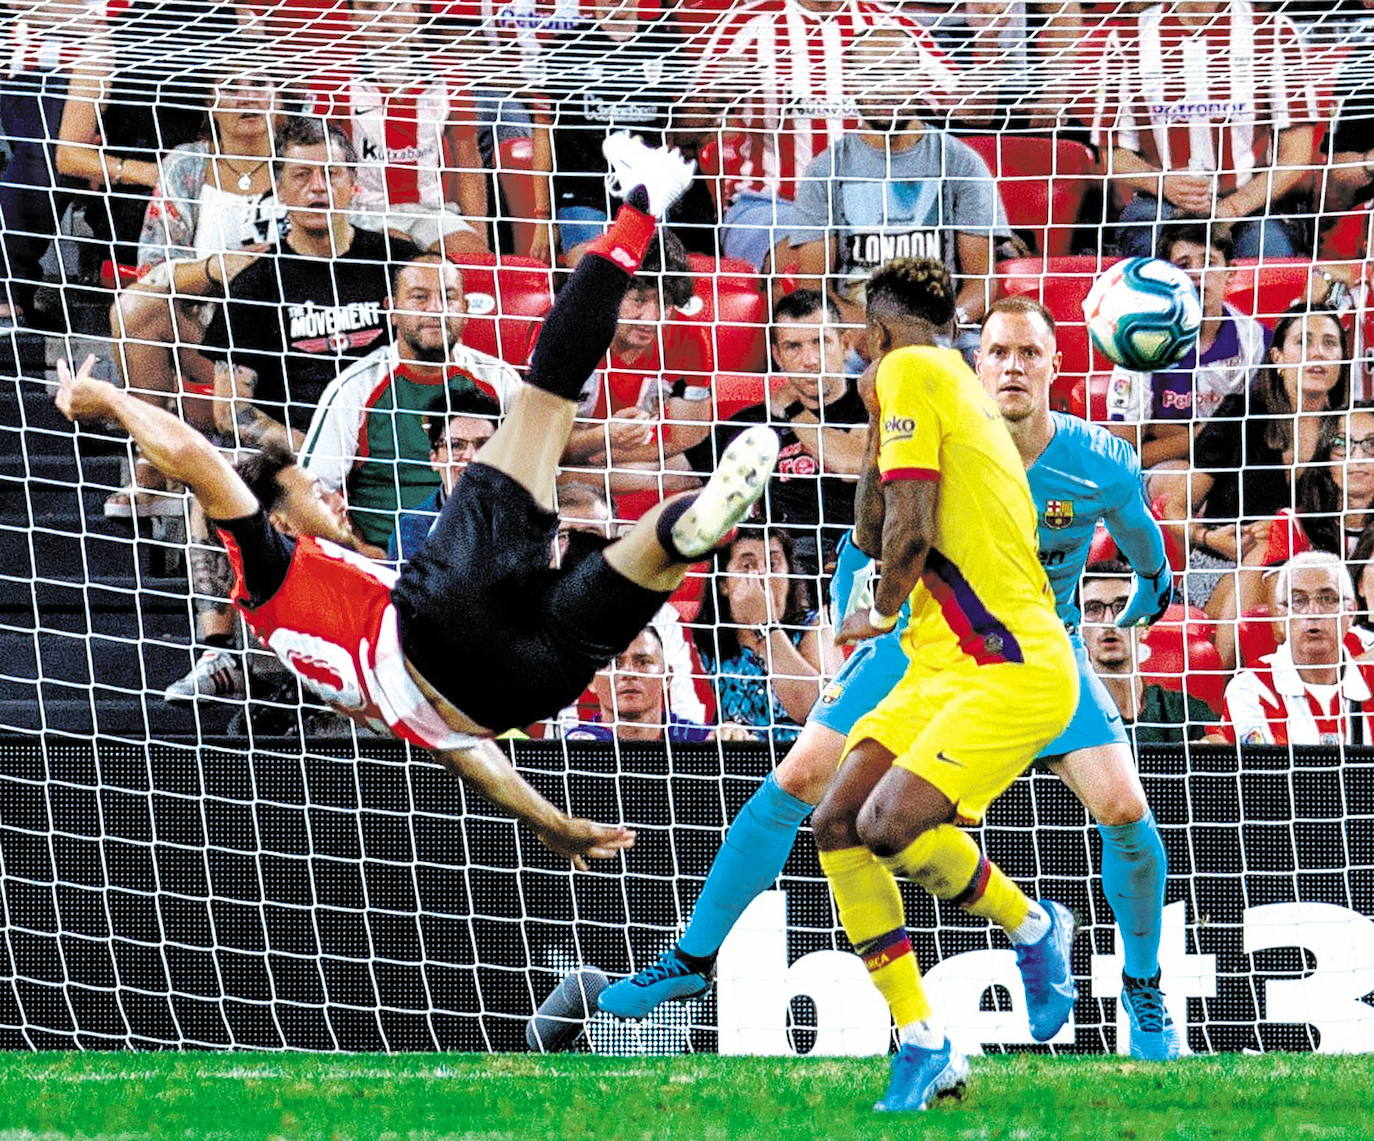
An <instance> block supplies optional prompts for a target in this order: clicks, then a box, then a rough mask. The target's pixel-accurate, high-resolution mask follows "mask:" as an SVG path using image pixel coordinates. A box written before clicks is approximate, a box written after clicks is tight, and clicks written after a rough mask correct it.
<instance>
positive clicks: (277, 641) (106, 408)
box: [57, 136, 777, 865]
mask: <svg viewBox="0 0 1374 1141" xmlns="http://www.w3.org/2000/svg"><path fill="white" fill-rule="evenodd" d="M605 149H606V155H607V157H608V159H609V160H610V162H611V164H612V168H613V173H614V183H615V185H616V186H617V187H618V188H620V192H622V193H624V195H625V197H626V199H627V201H626V205H625V206H623V207H622V208H621V210H620V212H619V214H618V215H617V216H616V219H615V221H614V222H613V223H612V225H611V228H610V229H609V230H608V231H607V233H606V234H605V235H604V237H603V238H602V239H600V240H598V242H596V243H594V244H593V246H592V248H591V249H590V250H589V251H588V256H587V257H585V258H584V259H583V260H582V262H581V263H580V264H579V265H578V268H577V270H576V271H575V272H574V274H573V276H572V278H571V279H570V280H569V282H568V284H567V286H566V287H565V288H564V289H563V291H562V292H561V293H560V294H559V297H558V300H557V302H556V303H555V305H554V307H553V309H552V310H551V311H550V313H549V315H548V317H547V318H546V320H545V326H544V336H543V339H542V340H541V342H540V345H539V348H538V350H537V351H536V354H535V357H534V359H533V361H532V362H531V364H530V370H529V377H528V384H527V385H526V387H525V388H524V389H523V390H522V392H521V395H520V397H519V399H518V400H517V401H516V402H515V406H514V408H513V409H512V410H511V412H510V415H508V416H507V417H506V419H505V421H504V422H503V423H502V425H501V426H500V428H498V429H497V431H496V434H495V435H493V436H492V437H491V439H490V440H488V441H487V442H486V443H485V444H484V445H483V446H482V448H481V450H480V451H479V452H478V454H477V456H476V458H475V459H474V460H473V461H472V462H471V463H470V464H469V466H468V468H467V470H466V471H465V473H464V475H463V479H462V480H461V481H460V482H459V484H458V485H457V487H456V488H455V489H454V492H453V494H451V495H450V496H449V497H448V500H447V502H446V503H445V505H444V509H443V512H442V513H441V515H440V516H439V520H438V522H437V523H436V524H435V527H434V529H433V530H432V531H431V533H430V535H429V537H428V538H427V539H426V540H425V543H424V545H423V546H422V547H421V549H420V550H419V552H418V553H417V554H416V555H415V556H414V557H413V558H412V559H410V560H409V561H408V562H407V563H406V564H405V567H404V568H403V569H402V571H401V572H400V575H399V576H397V575H396V574H394V573H393V572H391V571H389V570H388V569H387V568H385V567H383V566H381V565H379V564H377V563H374V562H372V561H371V560H370V559H367V558H364V557H363V556H361V555H359V554H358V553H357V549H358V543H357V541H356V536H355V535H354V533H353V531H352V528H351V526H350V524H349V522H348V518H347V515H346V513H345V512H344V510H343V505H342V503H341V501H340V500H339V498H338V496H337V495H333V496H331V495H329V494H327V493H325V492H324V491H323V489H322V488H321V487H320V485H319V484H318V483H317V482H316V481H314V480H313V479H311V477H310V476H309V475H307V474H306V473H305V471H304V470H303V469H302V468H301V467H300V466H299V465H298V464H296V463H295V461H294V459H293V458H292V456H291V455H290V454H289V453H288V452H286V451H285V449H283V448H281V447H280V446H275V447H271V448H264V450H263V451H262V452H261V453H260V454H258V455H257V456H254V457H252V458H251V459H250V460H248V461H246V462H245V464H244V465H242V466H241V467H240V469H239V470H238V471H236V470H235V469H233V468H231V467H230V466H229V463H228V461H227V460H225V458H224V457H223V456H222V455H221V454H220V453H219V451H218V450H217V449H216V448H215V447H214V446H213V445H211V444H210V443H209V441H207V440H206V439H205V438H204V437H203V436H201V435H200V433H198V432H196V431H195V430H194V429H193V428H190V427H188V426H187V425H185V424H183V423H182V422H181V421H180V420H178V419H177V418H176V417H175V416H172V415H171V414H170V413H167V412H164V411H163V410H162V409H160V408H155V407H153V406H151V405H148V404H145V403H144V402H143V401H141V400H138V399H136V398H134V397H133V396H131V395H129V394H128V393H127V392H125V391H123V390H121V389H117V388H115V387H114V386H113V385H111V384H108V383H106V382H104V381H100V380H96V379H94V378H93V377H92V376H91V370H92V369H93V368H94V365H95V358H94V357H88V358H87V360H86V362H85V364H84V365H83V366H82V368H81V370H80V371H79V372H78V373H77V374H76V375H75V376H73V375H72V372H71V370H70V369H69V368H68V366H67V363H66V362H65V361H63V362H61V363H60V364H59V366H58V374H59V378H60V384H59V389H58V393H57V405H58V408H59V409H60V410H61V411H62V412H63V414H64V415H66V416H68V417H69V418H71V419H73V420H77V419H86V420H93V421H103V420H106V419H111V420H114V421H117V422H118V423H119V424H120V425H121V426H122V427H123V428H125V429H126V430H127V431H128V432H129V434H130V435H131V436H132V437H133V438H134V439H135V441H136V442H137V444H138V445H139V447H140V449H141V450H142V452H143V454H144V455H145V456H146V457H147V458H148V459H149V461H150V462H151V463H152V464H153V465H154V466H155V467H157V469H158V470H159V471H161V472H163V473H164V474H165V475H167V476H168V477H169V478H174V479H177V480H180V481H182V482H184V483H185V484H186V485H187V487H188V488H189V489H190V490H191V491H192V493H193V494H194V495H195V497H196V499H197V501H198V502H199V503H200V505H201V507H202V509H203V510H204V511H205V514H206V516H207V517H208V518H210V519H211V520H213V521H214V522H215V525H216V527H217V529H218V530H219V532H220V534H221V537H222V538H223V539H224V542H225V545H226V547H227V549H228V550H229V555H230V561H231V563H232V564H233V565H234V568H235V575H234V599H235V602H236V604H237V605H238V607H239V609H240V610H241V611H242V613H243V615H244V618H245V620H246V621H247V623H248V625H249V626H250V627H251V628H252V629H253V631H254V633H255V634H257V636H258V637H259V638H260V639H261V640H262V641H263V642H265V643H266V644H267V645H268V646H270V648H271V649H272V650H273V652H274V653H275V654H276V655H277V657H278V658H279V659H280V660H281V662H282V663H283V664H284V665H285V666H286V667H287V668H288V669H289V670H290V671H291V672H292V673H293V674H294V675H295V677H296V678H297V679H298V680H299V681H300V682H301V683H302V684H303V685H305V686H307V687H308V688H309V689H310V690H311V691H313V692H314V693H316V694H317V695H319V696H320V697H322V698H323V699H324V700H326V701H327V702H329V703H330V704H331V705H332V706H333V707H335V708H336V709H337V710H338V711H339V712H342V713H345V714H347V715H348V716H350V717H352V718H354V719H356V720H358V721H360V722H363V723H364V724H367V725H373V726H380V727H383V728H385V729H387V730H389V731H390V732H392V733H393V734H395V735H396V736H397V737H399V738H401V739H402V740H405V741H408V742H410V743H413V744H417V745H422V746H425V747H427V748H430V749H432V750H434V751H435V752H436V753H437V755H438V757H439V759H440V760H441V761H442V762H443V763H444V764H445V765H446V766H447V767H449V768H450V769H452V770H454V771H455V772H457V773H458V774H459V775H460V776H465V777H469V778H470V779H474V780H476V782H477V783H478V784H479V786H480V787H481V788H482V790H483V791H484V793H486V795H487V796H488V797H489V798H491V799H492V800H493V801H494V802H495V803H496V804H498V805H501V806H502V807H504V808H506V809H507V810H509V811H511V812H512V813H514V814H515V815H517V816H519V817H520V818H521V819H523V820H525V821H526V822H528V823H529V824H531V826H532V827H534V828H535V829H536V830H537V831H538V832H539V834H540V837H541V839H543V840H544V842H545V843H546V844H548V845H549V847H551V848H553V849H554V850H555V851H558V852H561V853H563V854H565V855H567V856H570V857H571V858H572V859H573V860H574V861H575V862H576V863H578V864H579V865H580V864H581V863H582V860H583V857H585V856H610V855H613V854H614V853H615V852H616V851H619V850H620V849H623V848H626V847H629V845H630V844H631V843H632V842H633V839H634V837H633V833H630V832H629V831H628V830H626V829H623V828H614V827H608V826H606V825H600V824H593V823H591V822H589V821H579V820H573V819H571V818H569V817H568V816H566V815H565V814H564V813H561V812H559V811H558V810H557V809H555V808H553V806H552V805H550V804H549V803H548V802H547V801H545V800H544V799H543V798H542V797H540V796H539V795H538V794H537V793H535V792H534V791H533V790H532V789H531V788H529V786H528V785H526V784H525V783H524V782H523V781H521V780H520V779H519V778H518V777H517V776H516V775H515V774H514V773H513V772H512V771H511V769H510V766H509V765H508V764H507V762H506V760H505V757H504V756H503V755H502V754H501V753H500V752H499V750H497V749H495V747H494V746H492V745H491V744H490V743H489V742H488V741H487V738H490V737H492V736H495V735H497V734H499V733H502V732H504V731H506V730H508V729H511V728H516V727H520V726H524V725H529V724H532V723H534V722H536V721H539V720H542V719H543V718H545V717H548V716H551V715H553V714H554V713H557V712H558V711H559V710H560V709H562V708H563V707H564V706H565V705H567V704H568V703H569V702H570V701H572V700H573V699H574V698H575V697H576V696H577V695H578V694H579V693H580V692H581V691H582V690H583V689H584V688H585V686H586V685H587V683H588V682H590V681H591V679H592V677H593V675H594V674H595V672H596V671H597V670H598V669H599V668H601V667H602V666H604V665H605V664H606V663H607V662H608V661H610V660H611V659H612V658H614V657H615V656H616V655H617V654H618V653H619V652H620V651H621V650H622V649H624V647H625V646H626V645H628V644H629V643H630V642H631V641H632V640H633V639H634V637H635V636H636V635H637V634H638V633H639V632H640V630H642V629H643V627H644V626H645V625H646V624H647V623H648V621H649V620H650V618H652V617H653V615H654V614H655V613H656V612H657V611H658V610H659V609H660V608H661V607H662V606H663V604H664V603H665V602H666V601H667V599H668V596H669V595H670V594H671V593H672V592H673V591H674V590H676V589H677V587H678V586H679V585H681V583H682V579H683V576H684V575H685V573H686V571H687V567H688V565H689V564H690V563H691V562H693V561H695V560H697V559H699V558H700V557H701V556H702V555H704V554H706V553H707V552H708V551H709V550H711V549H713V548H714V547H715V546H716V545H717V544H718V543H719V542H720V541H721V540H722V539H723V538H724V537H725V536H726V535H727V534H728V532H729V531H730V530H732V529H733V527H734V526H735V524H736V523H738V522H739V520H740V519H741V518H743V516H744V515H745V514H746V513H747V512H748V511H749V509H750V508H751V507H752V506H753V504H754V503H755V502H756V501H757V500H758V498H759V496H760V495H761V494H762V493H763V489H764V487H765V486H766V484H767V481H768V476H769V474H770V473H771V470H772V466H773V463H774V462H775V461H776V459H777V437H776V436H774V435H773V434H772V433H771V432H769V431H768V430H767V429H765V428H759V429H757V430H756V431H755V432H754V433H753V434H752V435H749V434H746V436H743V437H741V438H740V440H737V441H736V442H735V443H734V444H733V445H732V446H731V450H730V451H729V452H727V453H726V455H725V456H724V457H722V460H721V464H720V467H719V468H718V469H717V472H716V474H715V475H714V476H713V477H712V479H711V482H710V483H708V484H707V486H706V488H705V489H704V490H703V491H702V492H701V493H700V494H698V495H691V496H684V497H682V498H679V499H677V500H675V501H674V502H672V503H669V504H665V505H663V506H662V507H661V508H659V509H658V510H657V511H656V512H655V513H654V515H653V516H652V517H650V518H646V519H645V520H643V521H642V522H641V523H640V524H638V525H637V526H636V527H635V528H634V529H633V530H632V531H631V532H630V533H629V534H628V535H626V536H625V537H624V538H622V539H619V540H617V541H616V542H614V543H609V544H607V545H606V546H605V547H604V549H593V548H592V547H588V546H586V545H580V546H579V549H578V552H577V556H576V557H575V558H573V557H571V556H570V557H569V558H567V559H565V560H564V562H563V563H562V565H561V566H559V567H558V568H556V569H554V568H552V567H550V565H549V563H550V556H551V551H552V546H553V543H554V540H555V536H556V533H557V529H558V518H557V515H556V514H555V513H554V511H552V510H551V506H552V504H553V501H554V481H555V476H556V474H557V467H558V460H559V457H560V455H561V454H562V452H563V449H564V447H565V446H566V444H567V439H568V435H569V433H570V432H571V430H572V423H573V417H574V415H575V414H576V410H577V405H576V401H577V398H578V393H579V390H580V388H581V386H582V383H583V381H584V380H585V378H586V376H587V374H588V373H589V372H590V371H591V370H592V369H593V368H594V367H595V366H596V362H597V361H598V360H599V359H600V358H601V356H602V355H603V354H604V353H605V351H606V349H607V347H608V345H609V344H610V340H611V336H612V334H613V332H614V330H615V324H616V312H617V310H618V308H619V304H620V299H621V297H622V296H623V295H624V292H625V290H626V289H627V288H628V286H629V283H630V280H631V276H632V274H633V273H634V271H635V269H636V268H638V265H639V262H640V260H641V259H642V258H643V256H644V252H645V249H646V247H647V246H648V244H649V243H650V242H651V241H652V239H653V235H654V230H655V227H656V224H657V223H656V219H657V218H661V217H662V216H663V215H664V213H665V212H666V211H667V209H668V208H669V207H670V206H671V205H672V204H673V203H674V202H675V201H676V200H677V199H678V198H679V197H680V196H681V195H682V193H683V191H684V190H686V188H687V186H688V185H689V183H690V182H691V167H690V164H688V163H686V162H685V161H683V160H682V158H681V156H679V155H676V154H672V153H668V152H665V151H662V150H658V151H651V150H649V149H648V148H647V147H644V146H643V145H642V144H639V143H636V142H634V141H632V140H630V139H629V138H628V137H626V136H612V137H611V139H610V140H608V142H607V144H606V148H605ZM646 211H651V213H649V212H646Z"/></svg>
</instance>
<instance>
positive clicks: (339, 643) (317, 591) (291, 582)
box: [219, 529, 475, 749]
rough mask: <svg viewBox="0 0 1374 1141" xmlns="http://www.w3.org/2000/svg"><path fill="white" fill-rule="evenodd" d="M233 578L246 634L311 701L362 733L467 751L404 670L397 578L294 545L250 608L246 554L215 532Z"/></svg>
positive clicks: (338, 550)
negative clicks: (277, 580)
mask: <svg viewBox="0 0 1374 1141" xmlns="http://www.w3.org/2000/svg"><path fill="white" fill-rule="evenodd" d="M219 533H220V537H221V538H222V539H223V540H224V545H225V549H226V551H227V552H228V555H229V565H230V566H231V567H232V569H233V572H234V587H233V591H232V593H231V597H232V598H233V600H234V604H235V605H236V606H237V607H238V608H239V610H240V611H241V612H242V613H243V616H244V618H245V619H246V620H247V622H248V625H249V627H250V628H251V629H252V631H253V633H254V634H256V635H257V636H258V638H260V639H261V640H262V642H263V644H264V645H266V646H267V648H268V649H270V650H271V651H272V652H273V653H274V654H276V655H277V657H278V658H279V659H280V660H281V662H282V664H283V665H285V666H286V668H287V669H289V670H290V671H291V672H292V673H293V674H294V675H295V676H296V677H297V678H298V679H300V682H301V684H302V685H304V686H305V687H306V688H307V689H308V690H309V691H310V692H311V693H313V694H315V695H316V696H318V697H320V698H322V699H323V700H324V701H326V702H328V703H329V704H330V705H331V706H333V707H334V708H335V709H337V710H338V711H339V712H341V713H343V714H346V715H347V716H348V717H351V718H352V719H353V720H355V721H357V722H358V723H359V724H362V725H366V726H368V727H369V728H372V729H377V730H390V731H391V732H392V733H394V734H395V735H396V736H397V737H399V738H400V739H401V740H403V741H408V742H410V743H411V744H412V745H419V746H421V747H423V748H427V749H463V748H468V747H470V746H471V745H472V744H473V742H474V740H475V738H474V737H471V736H468V735H467V734H465V733H457V732H455V731H454V730H452V729H450V728H449V727H448V725H447V724H446V723H445V722H444V720H443V718H441V717H440V716H439V714H438V712H437V711H436V710H435V709H434V707H433V706H432V705H431V704H430V703H429V700H428V699H427V698H426V697H425V696H424V694H423V693H421V692H420V689H419V687H418V686H417V685H416V684H415V682H414V681H413V680H412V678H411V676H410V674H409V672H408V671H407V670H406V664H405V655H404V654H403V653H402V651H401V641H400V635H399V633H398V631H397V616H396V608H395V606H393V605H392V603H391V588H392V587H393V586H394V585H395V583H396V572H395V571H393V570H390V569H389V568H387V567H383V566H381V565H379V564H378V563H375V562H373V561H372V560H371V559H367V558H364V557H363V556H362V555H359V554H356V553H355V552H353V551H349V550H345V549H344V548H343V547H340V546H338V545H337V544H334V543H330V542H328V541H326V540H324V539H316V538H300V539H297V540H296V548H295V551H294V552H293V554H292V556H291V564H290V566H289V568H288V569H287V572H286V579H285V581H283V582H282V584H281V586H280V587H279V588H278V590H277V592H276V593H275V594H274V595H272V597H271V598H270V599H268V600H267V601H266V602H264V603H263V604H262V605H261V606H259V607H257V608H256V609H252V608H249V607H248V606H247V605H246V602H247V591H246V588H245V586H244V575H243V552H242V550H241V549H240V548H239V545H238V543H237V542H236V541H235V539H234V536H233V535H232V534H230V533H229V532H228V531H226V530H223V529H221V530H220V532H219Z"/></svg>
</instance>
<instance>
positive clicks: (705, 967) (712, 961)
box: [677, 947, 720, 975]
mask: <svg viewBox="0 0 1374 1141" xmlns="http://www.w3.org/2000/svg"><path fill="white" fill-rule="evenodd" d="M718 954H720V952H719V951H717V952H716V955H718ZM716 955H689V954H687V952H686V951H684V950H683V949H682V948H681V947H678V948H677V957H678V958H679V959H681V960H682V962H683V963H684V964H685V965H686V967H687V969H688V970H689V971H691V972H692V973H693V974H697V975H709V974H710V973H711V972H712V971H713V970H715V967H716Z"/></svg>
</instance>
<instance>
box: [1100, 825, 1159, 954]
mask: <svg viewBox="0 0 1374 1141" xmlns="http://www.w3.org/2000/svg"><path fill="white" fill-rule="evenodd" d="M1097 830H1098V831H1099V832H1100V833H1101V834H1102V887H1103V890H1104V891H1105V892H1106V893H1107V901H1108V902H1109V903H1110V904H1111V905H1112V914H1113V915H1115V916H1116V926H1117V929H1118V930H1119V931H1120V932H1121V944H1122V950H1123V953H1124V954H1125V957H1126V964H1125V966H1126V973H1127V974H1128V975H1130V976H1131V977H1132V978H1135V979H1148V978H1152V977H1154V973H1155V972H1156V971H1157V970H1159V927H1160V921H1161V916H1162V915H1163V912H1164V875H1165V872H1166V870H1167V868H1168V862H1167V860H1166V857H1165V855H1164V842H1163V841H1162V840H1161V839H1160V837H1159V828H1158V827H1157V826H1156V825H1155V818H1154V813H1152V812H1146V813H1145V816H1144V817H1143V818H1142V819H1140V820H1137V821H1135V823H1133V824H1111V825H1107V824H1099V825H1098V826H1097Z"/></svg>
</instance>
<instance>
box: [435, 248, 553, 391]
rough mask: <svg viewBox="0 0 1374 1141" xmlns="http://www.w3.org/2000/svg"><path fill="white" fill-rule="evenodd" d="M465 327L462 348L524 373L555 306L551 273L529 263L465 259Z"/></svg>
mask: <svg viewBox="0 0 1374 1141" xmlns="http://www.w3.org/2000/svg"><path fill="white" fill-rule="evenodd" d="M453 260H454V262H455V264H457V265H458V267H459V268H460V269H461V270H462V271H463V292H464V294H465V296H466V297H467V303H468V323H467V327H466V328H465V329H464V330H463V344H465V345H467V346H469V347H470V348H474V349H480V350H481V351H482V352H484V353H491V354H493V355H494V356H498V357H500V358H501V359H502V360H504V361H508V362H509V363H511V364H513V365H515V366H516V367H517V368H519V367H523V366H524V364H525V362H526V360H527V358H528V353H529V348H530V346H531V344H533V341H534V333H535V330H536V329H537V328H538V327H539V323H540V321H541V319H542V318H543V316H544V314H545V313H547V312H548V311H549V307H550V306H551V305H552V304H553V280H552V273H551V271H550V270H549V267H548V266H546V265H543V264H542V263H540V262H537V261H535V260H533V259H532V258H522V257H514V256H511V257H503V256H498V255H496V254H463V255H462V256H461V257H456V258H454V259H453Z"/></svg>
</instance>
